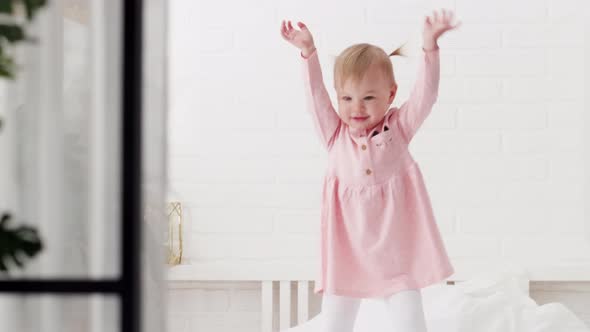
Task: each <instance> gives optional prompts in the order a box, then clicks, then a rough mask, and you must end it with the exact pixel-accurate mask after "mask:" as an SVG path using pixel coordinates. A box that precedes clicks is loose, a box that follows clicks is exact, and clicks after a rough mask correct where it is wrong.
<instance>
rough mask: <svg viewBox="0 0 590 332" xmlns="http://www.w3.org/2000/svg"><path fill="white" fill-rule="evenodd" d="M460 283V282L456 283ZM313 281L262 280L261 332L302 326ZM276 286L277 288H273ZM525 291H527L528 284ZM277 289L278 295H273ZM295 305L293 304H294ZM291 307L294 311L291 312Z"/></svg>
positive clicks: (451, 284) (451, 282)
mask: <svg viewBox="0 0 590 332" xmlns="http://www.w3.org/2000/svg"><path fill="white" fill-rule="evenodd" d="M458 282H460V281H458ZM312 283H313V281H311V280H264V281H261V292H260V295H261V310H260V312H261V317H260V318H261V320H260V321H261V325H262V330H261V331H262V332H276V331H282V330H285V329H288V328H290V327H293V326H296V325H299V324H302V323H304V322H306V321H307V320H309V318H310V306H309V299H310V293H311V288H310V286H311V285H312ZM455 283H456V281H452V280H449V281H447V282H446V285H448V286H449V287H451V286H453V285H455ZM277 284H278V288H277V287H275V286H276V285H277ZM293 286H295V289H296V292H295V296H294V298H292V293H291V289H292V287H293ZM523 287H526V288H525V289H526V290H527V292H528V290H529V287H528V282H527V283H526V285H523ZM275 288H277V289H278V294H275V292H276V290H275ZM275 295H278V298H279V301H278V308H277V309H278V310H275V308H274V301H273V299H274V298H275ZM294 303H295V304H294ZM293 305H295V306H296V310H293V309H294V308H293V307H292V306H293ZM294 311H295V312H296V315H297V319H296V320H295V323H294V324H291V322H292V320H293V319H292V317H291V314H292V312H294ZM275 320H278V330H276V329H275V324H273V323H274V321H275Z"/></svg>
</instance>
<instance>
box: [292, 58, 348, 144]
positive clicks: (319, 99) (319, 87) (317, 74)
mask: <svg viewBox="0 0 590 332" xmlns="http://www.w3.org/2000/svg"><path fill="white" fill-rule="evenodd" d="M301 62H302V67H303V68H302V69H303V81H304V84H305V95H306V103H307V111H308V112H309V113H310V114H311V117H312V119H313V123H314V126H315V129H316V132H317V133H318V135H319V138H320V140H321V143H322V145H323V146H324V147H325V148H326V149H328V150H329V149H330V147H331V146H332V143H333V140H334V136H335V134H336V132H337V131H338V128H339V127H340V126H341V120H340V117H339V116H338V114H337V113H336V110H334V107H333V106H332V101H331V100H330V96H329V95H328V92H327V91H326V87H325V85H324V80H323V77H322V70H321V67H320V62H319V59H318V54H317V50H314V51H312V52H311V54H309V57H307V58H306V57H305V55H304V54H303V53H302V54H301Z"/></svg>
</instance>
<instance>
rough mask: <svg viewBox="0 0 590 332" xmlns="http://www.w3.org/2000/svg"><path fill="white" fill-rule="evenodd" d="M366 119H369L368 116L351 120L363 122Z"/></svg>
mask: <svg viewBox="0 0 590 332" xmlns="http://www.w3.org/2000/svg"><path fill="white" fill-rule="evenodd" d="M368 118H369V117H368V116H365V117H353V118H352V119H353V120H356V121H363V120H366V119H368Z"/></svg>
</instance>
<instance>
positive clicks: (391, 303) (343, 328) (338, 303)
mask: <svg viewBox="0 0 590 332" xmlns="http://www.w3.org/2000/svg"><path fill="white" fill-rule="evenodd" d="M375 299H377V300H380V301H382V302H383V305H385V306H386V309H387V310H386V311H387V313H388V316H389V318H390V320H391V322H392V326H393V331H392V332H426V319H425V317H424V310H423V307H422V294H421V293H420V290H419V289H411V290H404V291H401V292H398V293H395V294H393V295H391V296H389V297H384V298H375ZM360 301H361V299H360V298H353V297H346V296H338V295H332V294H326V293H324V295H323V297H322V315H323V316H324V318H323V320H324V328H323V329H322V332H352V331H353V327H354V321H355V320H356V316H357V312H358V308H359V305H360Z"/></svg>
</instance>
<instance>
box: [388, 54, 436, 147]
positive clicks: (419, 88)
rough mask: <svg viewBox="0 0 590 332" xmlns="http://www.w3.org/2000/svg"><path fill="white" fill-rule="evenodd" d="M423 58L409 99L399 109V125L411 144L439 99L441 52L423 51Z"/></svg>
mask: <svg viewBox="0 0 590 332" xmlns="http://www.w3.org/2000/svg"><path fill="white" fill-rule="evenodd" d="M422 53H423V57H422V59H421V63H420V65H419V69H418V76H417V78H416V82H415V84H414V87H413V89H412V92H411V93H410V97H409V99H408V100H407V101H406V102H405V103H403V104H402V106H401V107H400V109H399V118H398V123H399V126H400V129H401V131H402V132H403V133H404V135H405V136H406V141H407V142H408V143H410V141H411V140H412V138H413V137H414V134H416V132H417V131H418V128H420V126H421V125H422V123H423V122H424V120H425V119H426V117H428V115H429V114H430V111H431V110H432V107H433V105H434V103H435V102H436V100H437V98H438V85H439V79H440V52H439V48H438V47H437V48H436V49H433V50H428V51H427V50H424V49H422Z"/></svg>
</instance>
